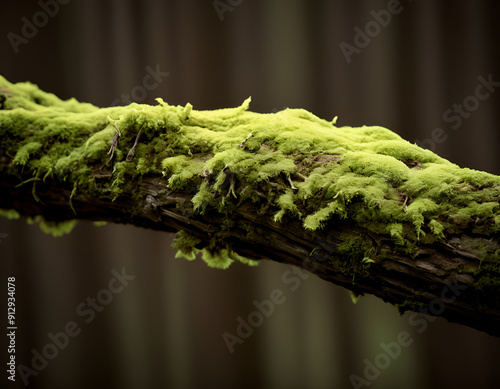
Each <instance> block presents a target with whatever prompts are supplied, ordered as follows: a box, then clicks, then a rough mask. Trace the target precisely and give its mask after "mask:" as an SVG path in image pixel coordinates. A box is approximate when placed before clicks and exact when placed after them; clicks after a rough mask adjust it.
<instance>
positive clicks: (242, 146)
mask: <svg viewBox="0 0 500 389" xmlns="http://www.w3.org/2000/svg"><path fill="white" fill-rule="evenodd" d="M252 136H253V131H252V132H251V133H250V134H248V136H247V137H246V138H245V140H244V141H243V142H241V143H240V147H241V148H244V147H245V143H247V140H249V139H250V138H251V137H252Z"/></svg>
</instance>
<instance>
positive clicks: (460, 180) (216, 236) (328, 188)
mask: <svg viewBox="0 0 500 389" xmlns="http://www.w3.org/2000/svg"><path fill="white" fill-rule="evenodd" d="M0 88H1V89H0V130H1V133H2V137H1V139H0V145H1V149H0V150H1V151H0V208H2V209H5V210H16V211H17V212H18V213H19V214H21V215H23V216H29V217H35V218H36V217H40V216H41V217H43V221H42V222H41V223H42V224H43V225H44V226H45V227H47V228H57V227H56V226H57V223H60V222H65V221H68V220H72V219H75V218H76V219H86V220H95V221H109V222H115V223H130V224H134V225H137V226H141V227H145V228H150V229H156V230H162V231H167V232H177V231H182V232H181V233H179V234H178V236H177V237H176V240H175V242H174V246H175V247H176V248H177V250H178V252H179V253H180V254H181V255H183V256H185V257H187V258H188V259H193V258H194V257H195V256H196V254H197V253H199V252H201V254H202V258H203V259H204V260H205V261H206V262H207V263H208V264H209V265H210V266H215V267H221V268H224V267H227V266H228V265H229V264H230V263H231V262H232V261H234V260H240V261H242V262H247V263H250V264H253V260H256V261H258V260H260V259H263V258H266V259H270V260H274V261H278V262H282V263H287V264H292V265H296V266H300V267H303V268H304V269H306V270H308V271H311V272H313V273H314V274H316V275H318V276H319V277H321V278H323V279H325V280H327V281H330V282H333V283H335V284H337V285H341V286H343V287H345V288H347V289H349V290H351V291H352V292H354V293H355V294H364V293H371V294H374V295H376V296H378V297H380V298H382V299H383V300H384V301H387V302H390V303H392V304H394V305H396V306H398V307H399V309H400V311H402V312H404V311H406V310H412V311H416V312H423V313H426V314H430V315H435V316H443V317H445V318H447V319H448V320H450V321H454V322H458V323H462V324H465V325H468V326H470V327H473V328H477V329H479V330H483V331H486V332H488V333H490V334H492V335H495V336H500V325H499V324H500V295H499V293H498V292H499V285H500V277H499V271H500V266H499V263H500V262H499V254H500V247H499V240H498V237H499V234H498V231H499V230H500V212H499V204H498V197H499V196H498V188H499V187H500V178H499V177H496V176H493V175H490V174H487V173H484V172H477V171H472V170H469V169H460V168H459V167H457V166H456V165H453V164H451V163H450V162H448V161H446V160H444V159H442V158H440V157H438V156H436V155H435V154H433V153H431V152H430V151H427V150H423V149H420V148H418V147H417V146H415V145H412V144H410V143H408V142H406V141H404V140H402V139H401V138H400V137H399V136H397V135H396V134H394V133H392V132H390V131H389V130H386V129H383V128H380V127H362V128H350V127H336V126H335V125H334V123H333V122H327V121H324V120H321V119H318V118H317V117H315V116H314V115H312V114H310V113H309V112H307V111H304V110H285V111H282V112H278V113H277V114H268V115H264V114H257V113H253V112H249V111H247V108H248V103H249V101H246V102H245V103H244V104H243V105H242V106H241V107H238V108H234V109H225V110H218V111H195V110H192V107H191V106H190V105H189V104H188V105H187V106H186V107H178V106H175V107H174V106H170V105H168V104H165V103H163V102H162V101H161V100H160V101H159V104H158V105H157V106H146V105H139V104H131V105H130V106H127V107H114V108H104V109H103V108H101V109H100V108H97V107H94V106H92V105H90V104H82V103H78V102H76V101H75V100H70V101H65V102H63V101H60V100H59V99H57V98H56V97H55V96H53V95H51V94H47V93H45V92H42V91H40V90H39V89H38V88H37V87H36V86H33V85H31V84H27V83H24V84H15V85H14V84H10V83H8V82H7V81H6V80H5V79H3V78H1V77H0ZM249 134H251V135H249ZM108 153H111V154H108ZM109 155H111V158H110V157H109ZM416 318H417V317H416V316H414V317H412V318H411V319H410V320H416Z"/></svg>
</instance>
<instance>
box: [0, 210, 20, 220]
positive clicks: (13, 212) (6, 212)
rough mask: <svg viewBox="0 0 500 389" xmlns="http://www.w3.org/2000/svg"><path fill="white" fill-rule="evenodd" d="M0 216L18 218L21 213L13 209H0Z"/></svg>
mask: <svg viewBox="0 0 500 389" xmlns="http://www.w3.org/2000/svg"><path fill="white" fill-rule="evenodd" d="M0 216H3V217H6V218H7V219H10V220H13V219H19V218H20V217H21V215H20V214H19V212H17V211H16V210H15V209H0Z"/></svg>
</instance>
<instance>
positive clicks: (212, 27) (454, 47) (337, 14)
mask: <svg viewBox="0 0 500 389" xmlns="http://www.w3.org/2000/svg"><path fill="white" fill-rule="evenodd" d="M499 15H500V6H499V3H498V2H495V1H472V0H470V1H451V0H450V1H431V0H421V1H411V0H401V1H395V0H391V1H385V0H381V1H351V0H343V1H326V0H325V1H321V0H316V1H311V0H309V1H305V0H288V1H279V0H267V1H256V0H220V1H213V0H204V1H194V0H184V1H180V0H178V1H161V0H147V1H132V0H121V1H118V0H115V1H111V0H85V1H84V0H64V1H63V0H59V1H56V0H40V1H37V2H36V1H30V2H28V1H17V2H3V3H2V5H1V10H0V37H1V39H0V74H2V75H3V76H5V77H6V78H7V79H8V80H9V81H11V82H18V81H31V82H33V83H36V84H38V85H39V86H40V87H41V88H42V89H44V90H46V91H51V92H54V93H55V94H57V95H58V96H60V97H61V98H64V99H66V98H70V97H76V98H77V99H79V100H81V101H86V102H91V103H94V104H96V105H98V106H109V105H125V104H127V103H128V102H131V101H136V102H142V103H153V104H154V103H155V102H154V99H155V98H156V97H162V98H163V99H164V100H165V101H167V102H168V103H170V104H180V105H185V104H186V103H187V102H190V103H192V104H193V106H194V107H195V109H214V108H222V107H233V106H238V105H240V104H241V102H242V101H243V100H244V99H245V98H247V97H248V96H252V104H251V110H253V111H256V112H276V111H278V110H281V109H284V108H286V107H301V108H305V109H308V110H310V111H311V112H313V113H315V114H316V115H318V116H320V117H322V118H325V119H328V120H331V119H332V118H333V117H334V116H337V115H338V116H339V120H338V125H352V126H357V125H363V124H367V125H382V126H385V127H388V128H390V129H392V130H393V131H395V132H397V133H398V134H400V135H401V136H402V137H404V138H405V139H407V140H409V141H412V142H417V143H419V144H420V145H423V146H424V147H427V148H430V149H432V150H434V151H435V152H437V153H438V154H440V155H441V156H444V157H446V158H448V159H450V160H451V161H453V162H455V163H457V164H459V165H460V166H462V167H470V168H474V169H480V170H485V171H488V172H491V173H495V174H500V163H499V162H500V153H498V144H499V137H500V134H499V131H498V125H499V123H500V117H499V115H500V114H499V109H498V108H499V103H500V90H499V91H497V89H500V88H499V86H500V66H499V65H500V61H499V59H500V57H499V51H498V50H499V49H498V47H499V44H498V40H499V38H498V37H499V36H500V35H499V33H500V23H499V19H498V18H499ZM167 73H168V74H167ZM148 74H150V75H152V77H153V79H154V81H155V82H152V81H151V80H152V79H151V78H148V80H149V81H148V82H147V83H146V82H145V77H146V76H147V75H148ZM481 85H482V86H481ZM172 239H173V236H172V235H169V234H165V233H159V232H154V231H147V230H143V229H139V228H135V227H131V226H123V225H106V226H103V227H95V226H93V225H92V224H90V223H84V222H81V223H79V224H78V225H77V227H76V228H75V229H74V231H73V232H72V233H71V234H70V235H66V236H64V237H61V238H53V237H51V236H48V235H45V234H44V233H42V232H40V230H39V229H38V227H36V226H30V225H27V223H26V222H25V220H13V221H12V220H7V219H4V218H0V270H1V274H2V281H1V282H2V283H5V284H6V283H7V281H6V278H7V277H8V276H15V277H16V287H17V292H16V298H17V322H18V332H17V334H18V336H17V359H16V363H18V364H22V365H24V366H26V368H30V369H33V370H31V371H30V370H26V369H25V370H24V374H20V372H19V371H18V373H17V380H16V382H15V383H12V382H10V381H8V380H7V379H6V377H7V373H6V372H5V370H3V369H2V374H1V376H2V382H3V386H2V387H6V388H11V387H12V388H14V387H24V386H25V384H24V383H23V376H24V378H25V379H27V383H28V387H30V388H51V389H58V388H68V387H71V388H77V389H78V388H102V387H106V388H124V389H128V388H160V387H162V388H186V389H190V388H197V389H198V388H219V389H223V388H233V387H239V388H265V389H277V388H290V389H293V388H311V389H320V388H321V389H322V388H352V387H368V386H369V387H370V388H372V389H377V388H406V389H413V388H415V389H417V388H418V389H422V388H425V389H432V388H440V389H443V388H454V389H459V388H470V387H481V388H497V387H498V386H499V382H500V369H498V363H499V360H500V339H498V338H494V337H491V336H489V335H487V334H485V333H482V332H479V331H476V330H473V329H470V328H467V327H464V326H460V325H456V324H450V323H447V322H446V321H445V320H444V319H441V318H438V319H437V320H435V321H424V323H425V326H424V324H419V325H418V326H416V325H412V323H411V322H410V321H409V315H404V316H399V314H398V312H397V310H396V309H395V308H394V307H392V306H390V305H388V304H385V303H384V302H383V301H381V300H378V299H376V298H373V297H371V296H365V297H362V298H361V299H360V301H359V302H358V304H357V305H354V304H353V303H352V302H351V299H350V296H349V293H348V292H347V291H346V290H344V289H342V288H340V287H337V286H335V285H333V284H329V283H327V282H325V281H323V280H321V279H319V278H317V277H315V276H312V275H311V276H307V275H304V274H301V273H299V274H295V275H294V277H295V278H294V282H293V283H290V282H286V281H287V280H288V281H289V280H290V279H291V278H292V276H290V274H291V273H289V271H290V270H291V268H290V267H289V266H284V265H280V264H277V263H272V262H269V261H263V262H262V263H261V264H260V266H258V267H257V268H250V267H246V266H243V265H239V264H235V265H233V266H232V267H231V268H230V269H228V270H226V271H221V270H213V269H210V268H208V267H207V266H205V264H204V263H203V262H202V261H201V260H197V261H194V262H188V261H185V260H183V259H175V258H174V254H175V253H174V252H173V250H172V249H171V247H170V244H171V242H172ZM113 271H115V272H118V274H125V275H126V278H125V279H122V281H121V282H122V284H121V285H122V286H123V288H120V291H119V292H116V293H111V292H109V283H110V281H111V280H112V279H113V278H115V277H116V273H113ZM132 277H135V278H132ZM113 282H115V281H113ZM113 285H114V286H115V287H116V285H118V284H113ZM2 288H4V287H2ZM3 290H5V289H3ZM115 290H116V288H115ZM276 290H278V291H281V293H282V294H283V296H284V297H283V298H282V299H281V301H282V304H279V305H276V306H275V307H274V312H273V313H272V314H271V315H269V317H265V318H263V320H260V321H259V320H257V321H256V318H257V319H258V315H257V314H255V312H256V310H257V308H256V304H255V302H262V301H264V300H269V299H270V297H271V295H272V293H273V291H276ZM88 298H91V299H92V298H93V299H96V298H97V303H96V304H97V305H95V308H91V307H90V306H89V305H88V304H89V302H91V301H92V300H87V299H88ZM4 301H5V303H4ZM99 301H101V302H103V301H104V302H105V303H102V304H99ZM82 304H83V305H82ZM1 306H2V307H3V308H2V309H5V310H6V308H4V307H6V296H5V295H4V297H2V303H1ZM249 316H250V321H252V319H253V323H254V324H255V328H253V330H251V331H253V332H251V333H250V330H248V328H247V333H244V336H245V338H242V337H240V340H238V341H237V342H236V341H234V339H235V338H231V336H235V337H236V336H238V330H239V332H240V334H241V331H244V330H243V329H242V328H238V326H240V323H241V322H242V321H244V322H246V323H248V321H249ZM68 323H69V325H70V327H71V326H73V329H74V328H77V329H78V331H76V330H75V331H76V332H78V335H76V336H74V337H67V341H64V340H65V337H64V336H63V335H61V333H62V332H64V331H65V328H67V325H68ZM413 324H414V323H413ZM75 326H76V327H75ZM70 332H71V331H70ZM405 332H406V333H407V336H409V337H410V339H411V344H410V345H407V346H400V351H399V352H397V351H398V348H397V347H395V345H394V343H393V342H397V340H398V337H399V336H400V335H401V334H403V336H405ZM224 334H226V338H227V339H232V340H233V342H229V343H228V342H226V341H225V340H224V337H223V335H224ZM53 339H59V344H61V345H62V346H61V347H58V348H54V344H57V343H56V342H55V341H54V340H53ZM2 342H5V337H4V339H2ZM51 345H52V346H51ZM383 345H386V346H387V345H392V346H393V348H392V356H391V353H389V352H387V351H384V347H383ZM6 348H7V346H6V345H5V347H4V346H3V343H2V351H1V355H2V361H3V362H2V363H3V366H5V364H4V363H6V361H7V353H6ZM385 349H387V347H385ZM231 351H232V352H231ZM37 353H40V355H42V356H43V355H44V354H45V356H46V358H45V359H47V361H46V363H43V361H38V362H37V361H35V365H33V358H34V356H35V355H37ZM384 355H385V356H384ZM371 364H373V365H371ZM367 366H372V367H371V368H367ZM373 366H374V367H373ZM377 366H378V367H377ZM353 375H355V376H357V377H358V378H356V377H354V376H353ZM363 379H365V380H366V381H362V380H363Z"/></svg>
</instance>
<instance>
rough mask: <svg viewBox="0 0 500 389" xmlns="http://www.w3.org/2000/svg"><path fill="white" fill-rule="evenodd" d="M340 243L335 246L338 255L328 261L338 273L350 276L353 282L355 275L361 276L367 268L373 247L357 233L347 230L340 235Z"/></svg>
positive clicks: (371, 260)
mask: <svg viewBox="0 0 500 389" xmlns="http://www.w3.org/2000/svg"><path fill="white" fill-rule="evenodd" d="M340 240H342V243H340V244H339V245H338V246H337V250H338V254H339V255H338V257H337V258H333V259H331V260H330V263H331V264H332V265H333V267H334V268H335V269H337V270H338V271H339V272H340V273H343V274H345V275H349V276H352V279H353V283H354V282H355V277H356V276H362V275H364V274H365V272H366V271H367V270H368V268H369V266H370V264H371V263H374V262H375V261H374V260H373V259H372V256H373V252H374V247H373V244H372V243H371V242H370V241H368V240H367V239H366V238H365V237H362V236H360V235H359V234H357V233H354V232H349V233H343V234H341V235H340Z"/></svg>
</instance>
